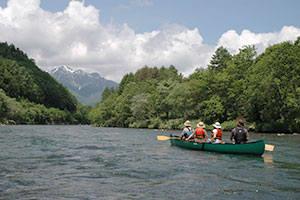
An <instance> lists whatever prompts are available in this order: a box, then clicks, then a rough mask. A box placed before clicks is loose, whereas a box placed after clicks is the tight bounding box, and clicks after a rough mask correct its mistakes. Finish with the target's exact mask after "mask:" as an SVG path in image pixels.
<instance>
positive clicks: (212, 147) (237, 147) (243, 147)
mask: <svg viewBox="0 0 300 200" xmlns="http://www.w3.org/2000/svg"><path fill="white" fill-rule="evenodd" d="M170 137H171V139H170V141H171V144H172V145H175V146H179V147H183V148H186V149H193V150H200V151H213V152H219V153H231V154H252V155H262V154H263V153H264V151H265V142H264V141H263V140H259V141H255V142H248V143H246V144H230V143H226V144H212V143H198V142H193V141H185V140H181V139H178V138H177V139H175V138H174V139H172V137H177V136H174V135H170Z"/></svg>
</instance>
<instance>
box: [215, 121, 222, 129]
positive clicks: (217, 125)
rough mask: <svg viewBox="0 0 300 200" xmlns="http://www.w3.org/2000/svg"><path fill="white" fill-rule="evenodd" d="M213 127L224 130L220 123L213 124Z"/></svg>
mask: <svg viewBox="0 0 300 200" xmlns="http://www.w3.org/2000/svg"><path fill="white" fill-rule="evenodd" d="M213 126H214V127H215V128H222V127H221V124H220V123H219V122H216V123H215V124H213Z"/></svg>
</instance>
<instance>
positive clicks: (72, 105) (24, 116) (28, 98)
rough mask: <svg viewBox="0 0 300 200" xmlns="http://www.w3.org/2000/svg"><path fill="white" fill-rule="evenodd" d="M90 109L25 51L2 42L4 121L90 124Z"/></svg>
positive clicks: (1, 107) (0, 97)
mask: <svg viewBox="0 0 300 200" xmlns="http://www.w3.org/2000/svg"><path fill="white" fill-rule="evenodd" d="M89 110H90V108H89V107H82V106H81V105H80V104H78V103H77V101H76V99H75V97H74V96H73V95H71V93H70V92H69V91H68V90H67V89H66V88H65V87H64V86H63V85H62V84H60V83H58V82H57V81H56V80H55V79H54V78H52V77H51V76H50V75H49V74H48V73H47V72H43V71H41V70H40V69H39V68H38V67H37V66H36V65H35V63H34V60H32V59H29V58H28V57H27V55H26V54H25V53H23V52H22V51H21V50H19V49H18V48H15V46H14V45H8V44H7V43H0V117H1V118H0V123H17V124H78V123H82V124H87V123H89V120H88V118H87V116H88V112H89Z"/></svg>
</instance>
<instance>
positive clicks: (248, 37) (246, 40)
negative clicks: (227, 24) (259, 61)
mask: <svg viewBox="0 0 300 200" xmlns="http://www.w3.org/2000/svg"><path fill="white" fill-rule="evenodd" d="M298 36H300V29H299V28H296V27H293V26H284V27H283V28H282V29H281V30H280V32H277V33H258V34H255V33H252V32H251V31H249V30H243V31H242V33H241V35H238V34H237V32H236V31H235V30H229V31H227V32H226V33H224V34H223V35H222V36H221V38H220V39H219V42H218V45H217V46H223V47H225V48H227V49H228V50H229V51H230V52H231V53H233V54H235V53H238V50H239V49H240V48H242V47H243V46H245V45H255V46H256V48H257V51H258V53H262V52H263V51H264V50H265V49H266V48H267V47H269V46H271V45H273V44H276V43H280V42H284V41H294V40H296V39H297V37H298Z"/></svg>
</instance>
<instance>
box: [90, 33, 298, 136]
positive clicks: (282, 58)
mask: <svg viewBox="0 0 300 200" xmlns="http://www.w3.org/2000/svg"><path fill="white" fill-rule="evenodd" d="M299 97H300V37H298V39H297V40H296V41H295V42H290V41H287V42H283V43H279V44H275V45H273V46H270V47H269V48H267V49H266V50H265V51H264V52H263V53H262V54H260V55H258V54H257V52H256V49H255V46H253V45H250V46H244V47H243V48H241V49H240V50H239V53H237V54H235V55H231V54H230V53H229V51H228V50H227V49H226V48H224V47H222V46H221V47H219V48H218V49H217V50H216V51H215V53H214V55H213V56H212V58H211V61H210V63H209V65H208V66H207V68H198V69H196V70H195V72H194V73H192V74H191V75H190V76H189V77H187V78H185V77H183V76H182V74H180V73H178V71H177V69H176V68H175V67H174V66H172V65H171V66H170V67H169V68H166V67H160V68H157V67H153V68H149V67H147V66H145V67H143V68H141V69H140V70H138V71H137V72H136V73H135V74H133V73H129V74H126V75H125V76H124V77H123V79H122V81H121V83H120V85H119V87H118V88H117V89H116V90H114V89H109V88H106V90H105V91H104V93H103V98H102V101H101V102H99V103H98V104H97V105H96V106H95V107H93V108H92V110H91V112H90V113H89V119H90V121H91V123H92V124H93V125H95V126H111V127H142V128H170V129H173V128H181V127H182V124H183V122H184V121H185V120H187V119H189V120H191V121H194V124H196V122H198V121H204V122H205V123H206V124H212V123H214V122H216V121H219V122H221V123H222V124H223V125H224V127H226V128H228V129H230V128H233V126H235V121H236V120H237V119H244V120H245V121H246V122H247V125H248V127H249V128H252V129H254V130H256V131H260V132H300V115H299V113H300V100H299Z"/></svg>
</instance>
